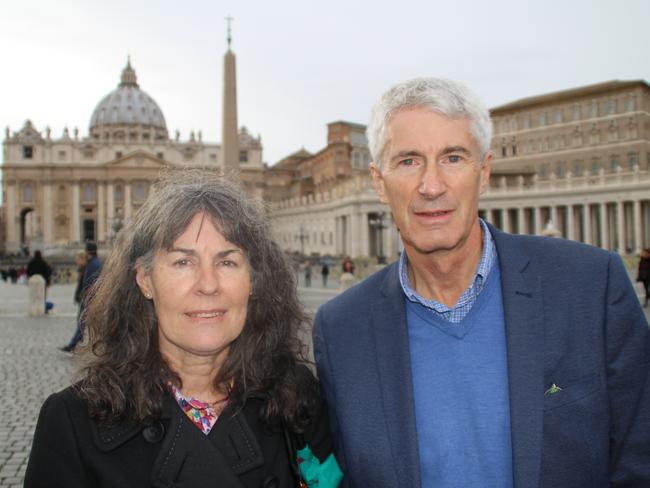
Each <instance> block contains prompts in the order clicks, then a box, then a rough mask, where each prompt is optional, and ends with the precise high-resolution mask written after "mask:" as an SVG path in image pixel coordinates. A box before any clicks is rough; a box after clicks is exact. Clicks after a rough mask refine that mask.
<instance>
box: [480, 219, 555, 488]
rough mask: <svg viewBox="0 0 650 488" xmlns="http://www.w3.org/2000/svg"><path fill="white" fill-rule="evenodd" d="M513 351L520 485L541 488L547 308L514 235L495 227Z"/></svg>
mask: <svg viewBox="0 0 650 488" xmlns="http://www.w3.org/2000/svg"><path fill="white" fill-rule="evenodd" d="M490 231H491V232H492V235H493V237H494V240H495V244H496V247H497V253H498V256H499V263H500V271H501V288H502V294H503V309H504V310H503V311H504V318H505V326H506V340H507V349H508V352H507V354H508V381H509V388H510V426H511V436H512V461H513V476H514V486H515V487H516V488H518V487H525V486H537V485H538V484H539V475H540V466H541V457H542V434H543V432H542V427H543V407H544V403H543V400H544V398H543V393H544V356H543V354H544V308H543V295H542V285H541V279H540V278H539V275H538V274H536V273H533V272H532V271H531V268H532V267H533V266H532V264H531V262H530V258H529V256H527V255H526V253H525V252H523V251H522V246H521V245H520V244H516V245H515V244H514V243H513V237H512V236H508V235H507V234H504V233H503V232H500V231H498V230H496V229H494V228H493V227H492V226H490Z"/></svg>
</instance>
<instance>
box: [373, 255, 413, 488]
mask: <svg viewBox="0 0 650 488" xmlns="http://www.w3.org/2000/svg"><path fill="white" fill-rule="evenodd" d="M404 300H405V298H404V292H403V290H402V287H401V285H400V282H399V272H398V263H397V262H396V263H393V264H392V265H391V266H390V267H389V269H388V271H387V272H386V275H385V277H384V280H383V282H382V285H381V295H380V296H377V299H376V300H375V303H374V304H373V306H372V321H373V327H372V330H373V334H374V341H375V351H376V359H377V362H376V366H377V371H378V374H379V382H380V386H381V391H382V406H383V411H384V418H385V419H387V422H386V423H385V424H384V425H385V427H386V429H387V430H388V437H389V439H390V442H391V448H392V451H393V460H394V463H393V464H394V466H395V469H396V471H397V479H398V480H399V482H400V486H404V487H411V486H413V487H419V486H420V458H419V455H418V444H417V430H416V425H415V404H414V398H413V388H412V380H411V357H410V353H409V339H408V327H407V323H406V306H405V303H404ZM394 419H398V420H397V421H395V420H394Z"/></svg>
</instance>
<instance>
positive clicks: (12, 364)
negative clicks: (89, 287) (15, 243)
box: [0, 282, 76, 488]
mask: <svg viewBox="0 0 650 488" xmlns="http://www.w3.org/2000/svg"><path fill="white" fill-rule="evenodd" d="M73 293H74V285H60V286H54V287H52V288H51V289H50V290H49V295H50V296H49V299H51V300H52V301H54V302H55V303H56V304H58V305H59V306H58V307H57V308H58V310H56V309H55V313H54V314H52V315H47V316H44V317H27V294H28V289H27V286H25V285H18V284H16V285H11V284H7V283H4V282H0V412H2V415H1V416H0V487H2V488H8V487H18V486H22V484H23V476H24V474H25V468H26V466H27V458H28V456H29V450H30V448H31V442H32V436H33V433H34V427H35V426H36V419H37V417H38V412H39V410H40V408H41V404H42V403H43V401H44V400H45V398H46V397H47V396H48V395H49V394H50V393H53V392H55V391H58V390H60V389H62V388H65V387H66V386H67V385H69V384H70V382H71V379H72V375H73V371H74V370H75V360H74V358H73V357H72V356H71V355H68V354H65V353H63V352H61V351H59V350H58V349H57V347H60V346H62V345H63V344H65V343H66V342H67V341H68V340H69V339H70V337H71V336H72V333H73V331H74V324H75V320H76V310H75V307H74V305H73V304H72V296H73Z"/></svg>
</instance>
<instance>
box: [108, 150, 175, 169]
mask: <svg viewBox="0 0 650 488" xmlns="http://www.w3.org/2000/svg"><path fill="white" fill-rule="evenodd" d="M106 166H111V167H114V168H156V169H160V168H165V167H167V166H169V163H167V162H166V161H164V160H163V159H160V158H159V157H157V156H155V155H153V154H151V153H148V152H146V151H133V152H131V153H128V154H125V155H123V156H121V157H119V158H116V159H114V160H113V161H109V162H108V163H106Z"/></svg>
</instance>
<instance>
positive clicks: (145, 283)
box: [135, 264, 153, 300]
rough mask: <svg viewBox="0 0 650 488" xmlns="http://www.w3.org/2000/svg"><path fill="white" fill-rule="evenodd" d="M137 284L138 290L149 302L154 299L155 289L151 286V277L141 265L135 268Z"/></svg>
mask: <svg viewBox="0 0 650 488" xmlns="http://www.w3.org/2000/svg"><path fill="white" fill-rule="evenodd" d="M135 282H136V283H137V284H138V288H140V291H141V292H142V294H143V295H144V297H145V298H146V299H147V300H151V299H152V298H153V287H152V286H151V277H150V276H149V273H147V272H146V271H145V269H144V267H143V266H142V265H140V264H138V266H137V267H136V268H135Z"/></svg>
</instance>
